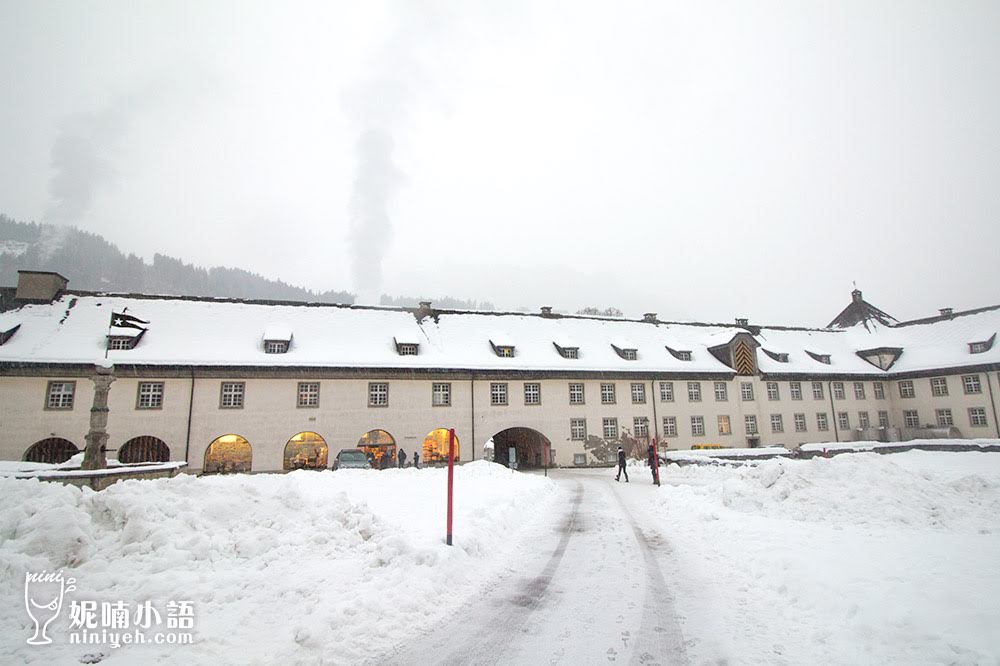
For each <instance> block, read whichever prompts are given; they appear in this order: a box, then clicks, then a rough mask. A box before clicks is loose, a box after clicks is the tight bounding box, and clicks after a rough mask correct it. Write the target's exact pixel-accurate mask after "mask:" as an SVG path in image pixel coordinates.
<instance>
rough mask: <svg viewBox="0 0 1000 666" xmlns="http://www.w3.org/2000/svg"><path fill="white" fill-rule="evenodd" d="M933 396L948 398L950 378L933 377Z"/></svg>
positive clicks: (931, 379) (931, 381)
mask: <svg viewBox="0 0 1000 666" xmlns="http://www.w3.org/2000/svg"><path fill="white" fill-rule="evenodd" d="M930 383H931V396H933V397H935V398H945V397H947V396H948V378H947V377H931V378H930Z"/></svg>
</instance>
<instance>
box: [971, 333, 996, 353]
mask: <svg viewBox="0 0 1000 666" xmlns="http://www.w3.org/2000/svg"><path fill="white" fill-rule="evenodd" d="M996 339H997V334H996V333H994V334H993V335H991V336H990V337H989V339H988V340H983V341H981V342H970V343H969V353H970V354H983V353H985V352H988V351H989V350H991V349H993V343H994V342H996Z"/></svg>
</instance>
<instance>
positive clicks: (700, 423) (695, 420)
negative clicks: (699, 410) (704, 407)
mask: <svg viewBox="0 0 1000 666" xmlns="http://www.w3.org/2000/svg"><path fill="white" fill-rule="evenodd" d="M691 436H692V437H704V436H705V417H704V416H701V415H697V414H696V415H693V416H692V417H691Z"/></svg>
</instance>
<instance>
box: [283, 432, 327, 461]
mask: <svg viewBox="0 0 1000 666" xmlns="http://www.w3.org/2000/svg"><path fill="white" fill-rule="evenodd" d="M328 451H329V449H328V448H327V446H326V440H324V439H323V438H322V437H320V436H319V435H318V434H316V433H314V432H300V433H299V434H297V435H295V436H294V437H292V438H291V439H290V440H288V443H287V444H285V471H288V470H292V469H325V468H326V458H327V454H328Z"/></svg>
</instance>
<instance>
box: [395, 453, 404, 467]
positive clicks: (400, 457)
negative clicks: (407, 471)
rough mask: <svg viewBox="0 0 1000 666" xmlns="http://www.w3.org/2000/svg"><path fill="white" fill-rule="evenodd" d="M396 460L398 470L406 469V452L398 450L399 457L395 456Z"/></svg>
mask: <svg viewBox="0 0 1000 666" xmlns="http://www.w3.org/2000/svg"><path fill="white" fill-rule="evenodd" d="M396 459H397V460H398V461H399V469H403V468H404V467H406V451H404V450H403V449H400V450H399V455H398V456H396Z"/></svg>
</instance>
